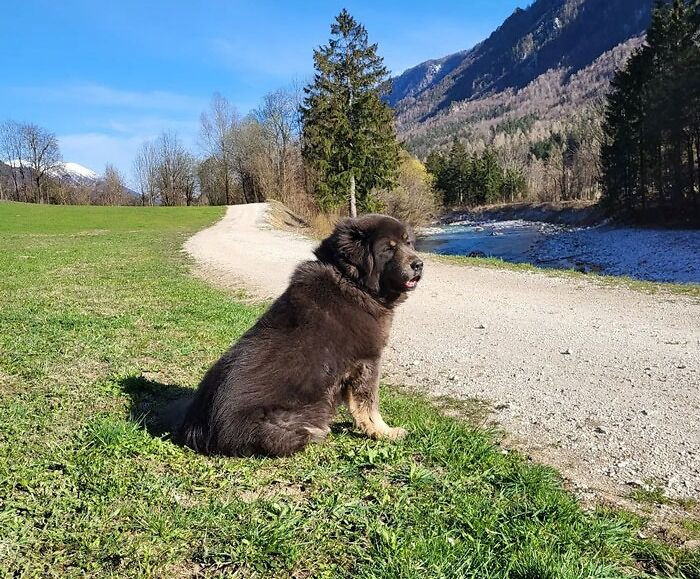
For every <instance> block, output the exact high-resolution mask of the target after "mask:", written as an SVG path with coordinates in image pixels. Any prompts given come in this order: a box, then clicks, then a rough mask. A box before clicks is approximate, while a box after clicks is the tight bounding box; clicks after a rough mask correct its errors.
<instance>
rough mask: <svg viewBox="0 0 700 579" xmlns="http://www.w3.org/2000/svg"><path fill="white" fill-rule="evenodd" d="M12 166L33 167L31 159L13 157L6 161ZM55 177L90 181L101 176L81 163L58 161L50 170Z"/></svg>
mask: <svg viewBox="0 0 700 579" xmlns="http://www.w3.org/2000/svg"><path fill="white" fill-rule="evenodd" d="M5 163H6V164H7V165H9V166H10V167H14V168H15V169H17V168H19V167H26V168H31V166H32V164H31V163H30V162H29V161H25V160H21V161H20V160H19V159H12V160H10V161H5ZM49 173H50V174H51V175H53V176H54V177H72V178H74V179H84V180H88V181H97V180H98V179H99V178H100V176H99V175H98V174H97V173H95V171H93V170H92V169H88V168H87V167H85V166H83V165H81V164H79V163H70V162H68V163H64V162H61V163H58V164H57V165H56V166H55V167H54V168H53V169H51V170H50V171H49Z"/></svg>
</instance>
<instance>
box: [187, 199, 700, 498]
mask: <svg viewBox="0 0 700 579" xmlns="http://www.w3.org/2000/svg"><path fill="white" fill-rule="evenodd" d="M266 207H267V206H266V205H264V204H256V205H240V206H233V207H230V208H229V209H228V211H227V213H226V216H225V217H224V218H223V219H222V220H221V221H219V222H218V223H217V224H215V225H214V226H213V227H210V228H209V229H206V230H204V231H202V232H200V233H198V234H197V235H195V236H194V237H192V238H191V239H189V240H188V241H187V243H186V244H185V249H186V250H187V252H189V253H190V254H191V255H192V256H193V257H194V258H195V259H196V261H197V262H198V264H199V266H200V271H202V272H204V273H205V275H206V276H207V277H208V278H209V279H211V280H213V281H214V282H215V283H218V284H220V285H225V286H229V287H231V286H243V287H245V288H247V289H248V290H249V291H251V292H252V293H253V294H255V295H256V296H258V297H275V296H277V295H278V294H279V293H281V292H282V291H283V290H284V288H285V286H286V284H287V280H288V278H289V276H290V274H291V272H292V270H293V269H294V267H295V265H296V263H297V262H299V261H300V260H303V259H309V258H311V257H312V255H311V249H312V247H313V243H312V242H311V241H310V240H308V239H306V238H304V237H301V236H298V235H295V234H291V233H284V232H281V231H277V230H273V229H272V228H271V227H270V226H269V225H267V222H266ZM384 375H385V376H384V378H385V379H386V380H388V381H390V382H394V383H397V384H406V385H408V386H413V387H416V388H418V389H420V390H421V391H426V392H429V393H431V394H434V395H449V396H453V397H458V398H465V399H469V398H479V399H485V400H487V401H489V402H490V403H491V404H492V407H493V409H494V412H493V415H492V416H491V418H493V420H494V421H495V422H497V423H499V424H501V425H503V426H504V427H505V429H506V430H507V432H508V433H509V435H510V438H511V441H512V444H515V445H517V446H520V447H523V448H525V449H526V450H527V451H528V452H529V453H530V454H531V455H533V456H534V457H535V458H537V459H538V460H542V461H544V462H547V463H550V464H553V465H556V466H557V467H558V468H559V469H560V470H561V471H562V472H563V473H564V475H565V476H567V478H569V479H570V480H571V481H572V482H573V483H574V485H575V486H577V487H578V488H579V489H580V490H582V491H583V492H585V491H586V489H595V490H597V491H600V492H605V493H613V494H616V495H618V496H619V495H624V494H625V493H628V492H629V491H630V489H631V487H632V486H635V485H639V484H641V483H643V482H645V481H648V480H654V481H656V482H657V483H659V484H661V485H663V486H664V487H665V488H666V491H667V493H668V494H669V495H670V496H675V497H695V498H698V497H700V429H699V428H698V425H699V424H700V392H699V385H700V301H698V300H695V299H692V298H687V297H679V296H675V295H663V294H660V295H647V294H643V293H639V292H635V291H632V290H629V289H624V288H611V287H607V286H606V287H600V286H598V285H596V284H595V283H593V282H588V281H586V280H578V279H572V278H568V277H550V276H547V275H544V274H539V273H527V272H514V271H508V270H497V269H488V268H480V267H469V266H461V265H448V264H445V263H441V262H439V261H437V260H435V259H431V258H430V257H426V275H425V278H424V281H422V282H421V284H420V287H419V288H418V290H417V291H416V292H415V293H414V294H413V295H411V296H410V298H409V299H408V301H407V302H406V303H405V304H404V305H403V306H402V307H401V308H399V310H398V312H397V316H396V322H395V324H394V328H393V332H392V339H391V341H390V346H389V348H388V351H387V355H386V364H385V369H384Z"/></svg>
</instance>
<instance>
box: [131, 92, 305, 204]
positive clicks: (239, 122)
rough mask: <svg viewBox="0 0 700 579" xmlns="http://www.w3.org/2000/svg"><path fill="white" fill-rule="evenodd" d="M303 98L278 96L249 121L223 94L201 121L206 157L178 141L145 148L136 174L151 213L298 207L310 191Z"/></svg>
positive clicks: (169, 136)
mask: <svg viewBox="0 0 700 579" xmlns="http://www.w3.org/2000/svg"><path fill="white" fill-rule="evenodd" d="M297 94H298V91H293V90H278V91H275V92H273V93H270V94H268V95H267V96H265V97H264V99H263V103H262V105H261V107H260V108H259V109H257V110H255V111H253V112H252V113H251V114H249V115H247V116H245V117H243V116H241V115H240V114H239V113H238V111H237V110H236V108H235V107H234V106H233V105H232V104H231V103H230V102H229V101H228V100H227V99H226V98H225V97H223V96H222V95H220V94H215V95H214V96H213V98H212V100H211V104H210V107H209V109H208V110H207V111H205V112H203V113H202V115H201V117H200V135H199V145H200V150H199V152H200V156H199V157H196V156H195V155H194V154H192V153H190V152H189V151H187V150H186V148H185V147H184V146H183V144H182V142H181V141H180V139H179V138H178V137H177V135H176V134H174V133H168V132H166V133H163V134H162V135H161V136H160V137H158V138H157V139H156V140H154V141H147V142H145V143H143V144H142V146H141V147H140V149H139V151H138V153H137V155H136V159H135V161H134V167H133V174H134V180H135V182H136V183H137V186H138V193H139V197H140V201H141V203H143V204H145V205H155V204H158V205H192V204H195V203H200V204H201V203H207V204H211V205H224V204H236V203H255V202H259V201H265V200H266V199H279V200H281V201H283V202H285V203H290V204H293V205H295V206H296V207H298V206H299V205H300V200H299V199H297V197H299V195H300V194H301V193H303V190H304V173H303V167H302V164H301V154H300V143H299V128H298V125H299V120H298V103H299V99H298V96H297Z"/></svg>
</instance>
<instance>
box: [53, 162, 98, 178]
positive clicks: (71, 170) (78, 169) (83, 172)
mask: <svg viewBox="0 0 700 579" xmlns="http://www.w3.org/2000/svg"><path fill="white" fill-rule="evenodd" d="M61 166H62V170H63V172H64V173H68V174H70V175H75V176H76V177H81V178H82V179H90V180H93V181H95V180H97V179H99V178H100V176H99V175H98V174H97V173H95V171H93V170H92V169H88V168H87V167H84V166H83V165H80V164H78V163H61Z"/></svg>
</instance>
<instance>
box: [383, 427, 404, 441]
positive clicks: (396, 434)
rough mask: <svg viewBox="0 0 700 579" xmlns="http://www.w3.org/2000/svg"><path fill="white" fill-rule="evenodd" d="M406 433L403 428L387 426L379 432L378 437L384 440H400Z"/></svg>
mask: <svg viewBox="0 0 700 579" xmlns="http://www.w3.org/2000/svg"><path fill="white" fill-rule="evenodd" d="M407 434H408V432H407V431H406V429H405V428H389V429H388V430H386V431H384V432H382V433H381V435H380V438H385V439H386V440H401V439H402V438H405V437H406V435H407Z"/></svg>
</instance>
